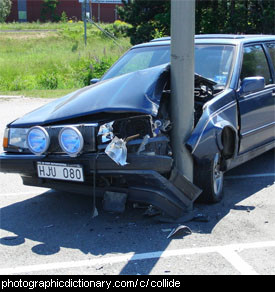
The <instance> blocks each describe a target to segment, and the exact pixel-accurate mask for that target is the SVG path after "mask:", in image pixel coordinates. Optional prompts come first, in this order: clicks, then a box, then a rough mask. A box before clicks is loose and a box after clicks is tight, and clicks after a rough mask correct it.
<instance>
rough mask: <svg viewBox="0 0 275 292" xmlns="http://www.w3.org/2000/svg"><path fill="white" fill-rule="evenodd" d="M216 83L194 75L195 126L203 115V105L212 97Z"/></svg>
mask: <svg viewBox="0 0 275 292" xmlns="http://www.w3.org/2000/svg"><path fill="white" fill-rule="evenodd" d="M216 84H217V83H216V82H214V81H212V80H209V79H207V78H205V77H203V76H200V75H198V74H195V89H194V95H195V115H194V120H195V125H196V124H197V122H198V121H199V119H200V117H201V115H202V113H203V105H204V104H205V103H206V102H207V101H209V100H211V99H212V98H213V97H214V86H215V85H216Z"/></svg>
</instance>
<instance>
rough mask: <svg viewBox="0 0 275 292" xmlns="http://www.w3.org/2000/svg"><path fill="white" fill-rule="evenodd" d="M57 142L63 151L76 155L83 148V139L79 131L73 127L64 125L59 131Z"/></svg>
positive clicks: (72, 155)
mask: <svg viewBox="0 0 275 292" xmlns="http://www.w3.org/2000/svg"><path fill="white" fill-rule="evenodd" d="M58 139H59V144H60V146H61V148H62V149H63V151H64V152H66V153H67V154H68V155H70V156H71V157H76V156H77V155H78V154H79V153H80V152H81V151H82V149H83V145H84V140H83V137H82V135H81V133H80V131H79V130H78V129H77V128H75V127H70V126H68V127H65V128H63V129H62V130H61V131H60V133H59V137H58Z"/></svg>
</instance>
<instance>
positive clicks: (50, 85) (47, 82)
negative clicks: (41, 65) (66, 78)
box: [37, 71, 58, 89]
mask: <svg viewBox="0 0 275 292" xmlns="http://www.w3.org/2000/svg"><path fill="white" fill-rule="evenodd" d="M37 81H38V82H37V83H38V86H39V88H40V89H57V88H58V76H57V74H56V73H55V72H49V71H43V72H42V73H41V74H40V75H39V76H38V80H37Z"/></svg>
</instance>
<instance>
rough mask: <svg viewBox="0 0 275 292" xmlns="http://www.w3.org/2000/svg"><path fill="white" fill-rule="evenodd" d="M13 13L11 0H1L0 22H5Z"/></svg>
mask: <svg viewBox="0 0 275 292" xmlns="http://www.w3.org/2000/svg"><path fill="white" fill-rule="evenodd" d="M10 12H11V0H0V22H4V21H5V20H6V19H7V17H8V16H9V14H10Z"/></svg>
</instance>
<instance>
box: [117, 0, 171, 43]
mask: <svg viewBox="0 0 275 292" xmlns="http://www.w3.org/2000/svg"><path fill="white" fill-rule="evenodd" d="M123 2H124V6H122V7H119V8H118V13H119V16H120V18H121V19H122V20H124V21H126V22H128V23H130V24H131V25H132V28H130V29H129V31H128V35H129V36H130V38H131V43H132V44H137V43H140V42H143V41H149V40H151V39H153V38H155V37H161V36H164V35H169V34H170V0H154V1H148V0H129V1H128V2H126V1H123Z"/></svg>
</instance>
